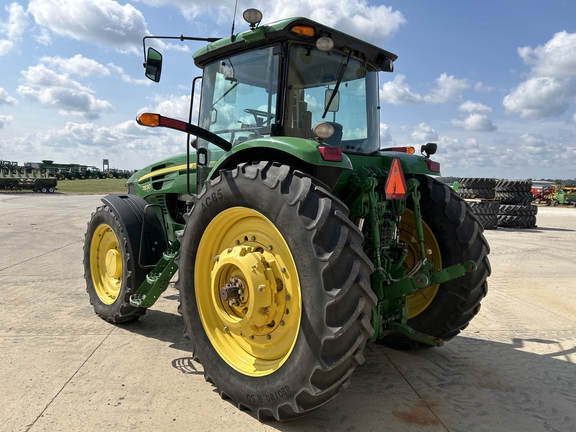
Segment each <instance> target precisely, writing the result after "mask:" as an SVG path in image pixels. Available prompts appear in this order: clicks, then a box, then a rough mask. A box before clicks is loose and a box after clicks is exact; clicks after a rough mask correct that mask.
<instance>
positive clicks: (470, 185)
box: [458, 178, 496, 200]
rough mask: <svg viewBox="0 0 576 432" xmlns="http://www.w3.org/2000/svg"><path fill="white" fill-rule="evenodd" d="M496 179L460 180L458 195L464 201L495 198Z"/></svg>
mask: <svg viewBox="0 0 576 432" xmlns="http://www.w3.org/2000/svg"><path fill="white" fill-rule="evenodd" d="M495 186H496V179H492V178H461V179H459V180H458V195H460V196H461V197H462V198H464V199H488V200H493V199H494V196H495V191H494V187H495Z"/></svg>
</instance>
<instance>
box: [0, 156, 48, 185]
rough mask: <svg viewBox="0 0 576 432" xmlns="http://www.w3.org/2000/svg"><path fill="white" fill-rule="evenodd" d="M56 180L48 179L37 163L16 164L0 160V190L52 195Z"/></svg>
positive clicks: (44, 170)
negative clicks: (26, 190)
mask: <svg viewBox="0 0 576 432" xmlns="http://www.w3.org/2000/svg"><path fill="white" fill-rule="evenodd" d="M57 183H58V180H57V179H55V178H50V177H49V176H48V174H47V172H46V169H45V168H44V167H43V166H42V164H41V163H38V162H26V163H25V164H24V165H23V166H19V165H18V163H17V162H10V161H2V160H0V189H8V190H24V189H28V190H30V189H31V190H33V191H34V192H42V193H54V191H55V190H56V185H57Z"/></svg>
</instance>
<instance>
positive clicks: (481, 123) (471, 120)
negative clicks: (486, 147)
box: [452, 113, 496, 132]
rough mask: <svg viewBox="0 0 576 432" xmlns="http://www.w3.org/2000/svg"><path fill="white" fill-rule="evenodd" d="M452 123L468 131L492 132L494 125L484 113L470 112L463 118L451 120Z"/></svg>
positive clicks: (494, 128)
mask: <svg viewBox="0 0 576 432" xmlns="http://www.w3.org/2000/svg"><path fill="white" fill-rule="evenodd" d="M452 125H453V126H454V127H457V128H461V129H465V130H469V131H483V132H494V131H495V130H496V126H494V125H493V124H492V121H491V120H490V119H489V118H488V117H487V116H486V115H484V114H479V113H472V114H470V115H469V116H468V117H467V118H466V119H465V120H452Z"/></svg>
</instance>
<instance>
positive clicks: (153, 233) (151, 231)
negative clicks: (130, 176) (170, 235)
mask: <svg viewBox="0 0 576 432" xmlns="http://www.w3.org/2000/svg"><path fill="white" fill-rule="evenodd" d="M102 202H103V203H104V204H106V205H107V206H108V207H110V209H111V210H112V212H113V213H114V214H115V215H116V217H117V218H118V221H119V222H120V225H121V226H122V230H123V231H124V233H125V235H126V240H127V242H128V251H129V253H130V255H131V257H132V259H133V260H135V263H134V264H135V265H137V266H138V267H140V268H142V269H145V268H146V267H147V266H152V265H155V264H156V263H157V262H158V260H160V258H162V253H163V252H165V251H166V249H168V240H167V238H166V232H165V230H164V228H163V226H162V222H161V220H160V218H158V216H157V215H156V212H154V211H153V210H148V209H147V208H146V206H147V205H148V203H147V202H146V201H145V200H144V199H142V198H140V197H138V196H136V195H127V194H123V195H116V194H113V195H106V196H105V197H103V198H102ZM142 225H144V228H142Z"/></svg>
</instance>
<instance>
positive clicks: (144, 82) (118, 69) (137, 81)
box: [108, 63, 152, 86]
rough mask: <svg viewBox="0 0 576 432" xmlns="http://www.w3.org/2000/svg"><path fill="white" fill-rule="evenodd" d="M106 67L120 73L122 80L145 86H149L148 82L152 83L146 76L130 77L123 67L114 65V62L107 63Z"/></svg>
mask: <svg viewBox="0 0 576 432" xmlns="http://www.w3.org/2000/svg"><path fill="white" fill-rule="evenodd" d="M108 67H109V68H110V69H112V70H114V71H115V72H116V73H117V74H118V75H120V78H122V81H124V82H127V83H130V84H138V85H145V86H149V85H150V84H152V81H150V80H149V79H148V78H132V77H131V76H130V75H128V74H127V73H126V72H124V69H123V68H121V67H120V66H116V65H115V64H114V63H108Z"/></svg>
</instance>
